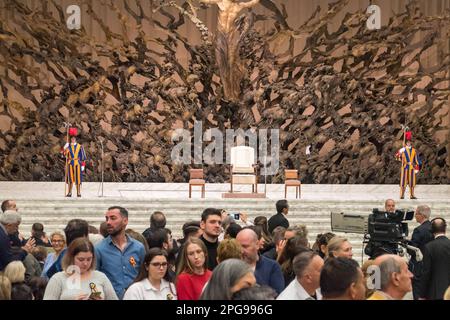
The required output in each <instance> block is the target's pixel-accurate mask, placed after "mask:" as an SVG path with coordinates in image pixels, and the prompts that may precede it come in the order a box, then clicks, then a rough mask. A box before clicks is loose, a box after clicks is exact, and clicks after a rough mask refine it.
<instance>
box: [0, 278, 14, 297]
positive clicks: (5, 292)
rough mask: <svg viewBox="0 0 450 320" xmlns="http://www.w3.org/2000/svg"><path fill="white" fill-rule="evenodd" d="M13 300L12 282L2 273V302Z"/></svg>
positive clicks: (0, 281)
mask: <svg viewBox="0 0 450 320" xmlns="http://www.w3.org/2000/svg"><path fill="white" fill-rule="evenodd" d="M1 300H11V281H9V278H8V277H7V276H4V275H2V274H1V273H0V301H1Z"/></svg>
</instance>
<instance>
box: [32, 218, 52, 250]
mask: <svg viewBox="0 0 450 320" xmlns="http://www.w3.org/2000/svg"><path fill="white" fill-rule="evenodd" d="M31 238H34V240H35V243H36V246H43V247H51V246H52V245H51V243H50V241H49V239H48V238H47V235H46V234H45V232H44V225H43V224H42V223H39V222H36V223H33V225H32V226H31Z"/></svg>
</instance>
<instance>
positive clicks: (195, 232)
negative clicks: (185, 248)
mask: <svg viewBox="0 0 450 320" xmlns="http://www.w3.org/2000/svg"><path fill="white" fill-rule="evenodd" d="M182 231H183V238H181V239H178V247H179V248H180V250H181V246H182V245H183V243H184V242H185V241H186V240H187V239H188V238H189V237H195V238H200V236H201V235H202V233H203V231H202V229H201V228H200V222H199V221H188V222H186V223H185V224H183V227H182Z"/></svg>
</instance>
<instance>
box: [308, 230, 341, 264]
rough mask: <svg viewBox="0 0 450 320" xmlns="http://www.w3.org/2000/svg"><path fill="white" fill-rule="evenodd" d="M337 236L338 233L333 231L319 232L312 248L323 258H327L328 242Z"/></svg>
mask: <svg viewBox="0 0 450 320" xmlns="http://www.w3.org/2000/svg"><path fill="white" fill-rule="evenodd" d="M335 236H336V235H335V234H334V233H332V232H327V233H321V234H318V235H317V238H316V242H315V243H314V245H313V247H312V249H313V250H314V251H316V252H317V253H318V254H319V256H320V257H321V258H322V259H325V257H326V256H327V252H328V249H327V247H328V242H329V241H330V240H331V239H332V238H334V237H335Z"/></svg>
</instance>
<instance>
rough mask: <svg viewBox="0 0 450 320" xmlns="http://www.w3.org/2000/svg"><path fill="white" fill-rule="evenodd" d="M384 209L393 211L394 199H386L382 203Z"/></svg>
mask: <svg viewBox="0 0 450 320" xmlns="http://www.w3.org/2000/svg"><path fill="white" fill-rule="evenodd" d="M384 211H386V212H389V213H394V212H395V201H394V200H393V199H387V200H386V202H385V203H384Z"/></svg>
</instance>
